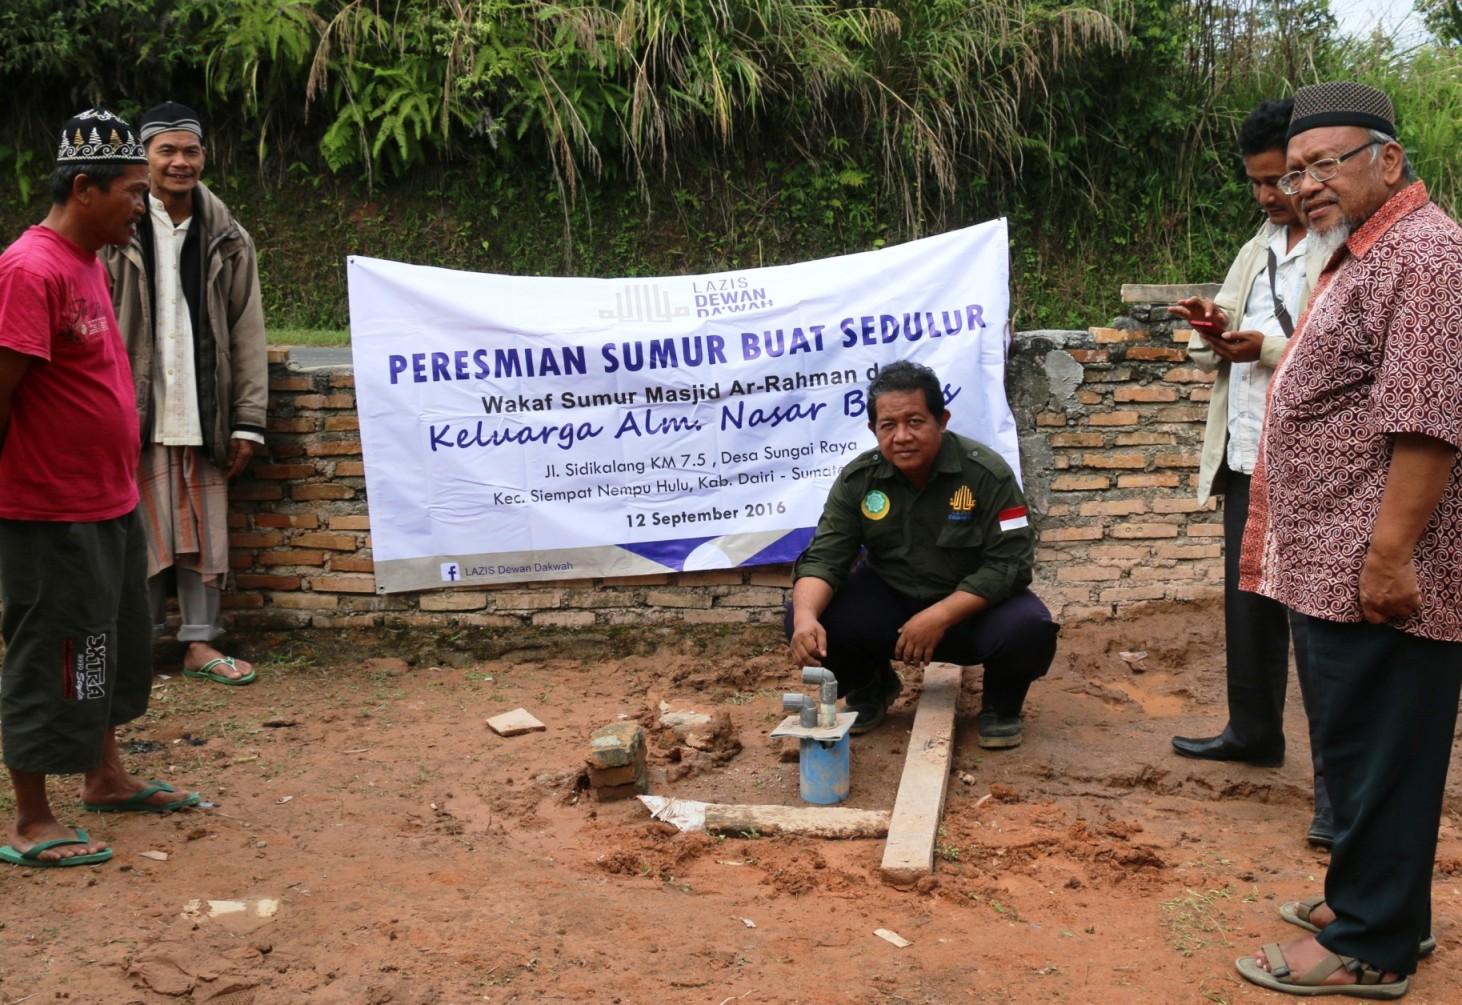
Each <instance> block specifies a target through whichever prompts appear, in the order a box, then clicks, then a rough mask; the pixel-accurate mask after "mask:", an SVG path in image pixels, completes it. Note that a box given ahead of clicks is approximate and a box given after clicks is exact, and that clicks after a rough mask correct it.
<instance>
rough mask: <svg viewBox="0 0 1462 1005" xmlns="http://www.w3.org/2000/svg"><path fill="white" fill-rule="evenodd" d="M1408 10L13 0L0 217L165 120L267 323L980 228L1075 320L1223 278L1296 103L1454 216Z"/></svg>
mask: <svg viewBox="0 0 1462 1005" xmlns="http://www.w3.org/2000/svg"><path fill="white" fill-rule="evenodd" d="M1418 6H1419V7H1420V8H1421V9H1422V11H1423V14H1424V16H1425V17H1426V20H1427V24H1428V25H1429V27H1430V28H1431V30H1432V31H1433V32H1434V34H1435V37H1436V39H1437V40H1438V41H1437V42H1435V43H1432V44H1428V45H1425V46H1421V47H1419V48H1416V49H1413V50H1408V51H1400V50H1398V48H1397V47H1396V46H1395V45H1394V44H1393V43H1392V42H1390V41H1389V40H1386V39H1382V38H1373V39H1359V40H1357V39H1348V38H1343V37H1340V36H1339V35H1338V34H1337V32H1336V28H1335V22H1334V19H1333V18H1332V17H1331V15H1330V13H1329V10H1328V7H1327V4H1326V0H1237V2H1235V3H1232V4H1224V5H1219V4H1214V3H1211V2H1209V0H981V2H970V0H814V2H808V0H576V2H569V0H449V2H441V0H72V2H70V3H67V4H64V5H58V4H54V3H52V2H51V0H10V2H9V3H7V4H6V5H4V8H3V9H0V38H3V39H4V40H5V41H4V42H3V43H0V84H3V86H4V87H5V88H6V90H7V93H12V94H25V95H27V96H28V98H27V100H26V101H24V102H21V103H19V104H18V105H17V106H16V107H15V108H14V109H12V114H11V115H10V116H8V117H7V118H6V120H5V122H4V123H3V124H0V207H3V208H0V223H3V224H4V229H5V233H6V234H7V235H9V234H14V233H16V232H18V230H19V229H20V227H22V226H23V225H24V224H25V223H27V222H31V221H33V220H34V219H36V218H37V217H38V215H39V213H40V212H41V211H42V209H43V206H42V200H43V198H44V185H43V184H42V183H41V182H42V179H43V176H44V174H45V172H46V170H47V168H48V167H49V163H50V159H51V153H52V149H53V143H54V140H53V139H52V138H51V136H52V132H53V130H54V129H55V128H56V125H57V124H58V123H59V122H61V121H62V120H64V118H65V117H66V116H68V115H69V114H71V113H72V112H74V111H76V110H77V109H78V108H80V107H84V106H85V105H87V104H92V103H104V104H108V105H110V106H111V107H113V108H115V109H116V110H118V111H120V112H122V113H123V114H126V115H131V116H136V115H137V114H139V113H140V111H141V110H143V109H145V108H146V107H148V106H149V105H151V104H153V103H154V102H156V101H159V100H163V99H165V98H172V99H176V100H180V101H185V102H187V103H189V104H192V105H194V106H195V107H198V108H199V109H200V111H202V112H203V113H204V117H205V119H206V121H207V123H208V127H209V131H210V137H209V141H208V146H209V156H210V161H211V163H210V166H209V173H208V178H209V180H210V183H211V184H213V185H214V187H215V188H216V189H218V190H219V191H220V192H221V194H222V195H223V196H224V198H225V199H226V200H228V202H229V203H230V205H231V206H232V207H233V208H234V210H235V211H236V213H237V215H238V216H239V218H240V219H242V220H243V221H244V222H245V225H246V226H248V227H249V229H250V231H251V232H252V233H253V234H254V237H255V240H256V242H257V243H258V245H259V248H260V253H261V269H262V273H263V279H264V284H265V298H266V311H267V316H268V318H269V319H270V322H271V323H272V324H275V325H277V326H280V327H281V328H288V329H311V330H313V329H324V330H334V331H339V330H340V329H342V328H343V327H344V326H345V325H346V321H347V309H346V297H345V281H344V269H343V268H342V265H343V262H344V259H345V257H346V256H347V255H351V254H365V255H371V256H376V257H384V258H396V259H402V260H406V261H414V262H421V263H426V264H433V265H441V266H446V267H454V268H466V269H473V270H480V271H493V272H501V273H508V274H543V275H562V274H578V275H647V274H673V273H685V272H705V271H716V270H725V269H735V268H743V267H749V266H756V265H763V264H775V263H782V262H788V261H797V260H803V259H808V258H817V257H823V256H828V255H836V254H842V253H846V252H850V251H858V250H864V249H867V248H874V247H879V246H882V245H884V244H886V243H892V242H899V241H904V240H908V239H910V238H913V237H918V236H922V235H925V234H929V233H935V232H939V231H943V230H947V229H951V228H954V227H959V226H964V225H968V224H970V223H974V222H978V221H980V220H985V219H989V218H991V217H994V216H1006V217H1008V219H1009V221H1010V228H1011V250H1012V265H1013V269H1012V272H1013V275H1012V282H1013V286H1014V296H1015V306H1016V311H1017V318H1016V320H1017V324H1019V325H1020V326H1021V327H1027V328H1030V327H1049V326H1084V325H1086V324H1090V323H1093V322H1099V321H1101V320H1103V319H1104V318H1105V317H1107V316H1109V315H1110V314H1112V313H1114V311H1115V310H1116V307H1117V304H1116V291H1117V288H1118V286H1119V285H1120V283H1122V282H1124V281H1139V280H1140V281H1152V282H1160V281H1180V280H1197V279H1215V278H1218V277H1219V276H1220V275H1222V272H1223V269H1224V268H1225V266H1226V265H1227V263H1228V261H1229V259H1230V257H1231V256H1232V253H1233V250H1234V249H1235V247H1236V246H1237V245H1238V243H1239V242H1240V241H1241V240H1242V239H1243V237H1245V236H1246V234H1247V233H1248V232H1249V230H1250V229H1251V227H1252V226H1253V225H1254V222H1255V220H1256V219H1257V215H1256V214H1255V213H1254V212H1253V210H1252V206H1251V205H1250V204H1249V197H1248V192H1247V189H1246V187H1245V186H1244V184H1243V183H1242V180H1241V178H1240V176H1239V174H1238V172H1237V170H1236V167H1237V158H1236V156H1235V154H1234V137H1235V133H1236V130H1237V125H1238V122H1239V121H1240V120H1241V119H1242V117H1243V116H1244V114H1246V113H1247V111H1248V110H1249V109H1250V108H1251V107H1252V106H1253V105H1254V104H1255V103H1256V102H1257V101H1258V100H1259V99H1260V98H1261V97H1267V96H1276V95H1283V94H1287V93H1291V92H1292V91H1293V89H1294V87H1296V86H1298V85H1300V84H1303V83H1306V82H1310V81H1314V80H1318V79H1329V78H1337V77H1353V78H1358V79H1363V80H1366V81H1368V82H1372V83H1375V84H1378V85H1380V86H1382V87H1385V88H1386V89H1387V90H1388V91H1389V93H1390V94H1391V95H1392V97H1393V99H1394V100H1395V101H1396V103H1397V107H1398V111H1399V113H1400V119H1401V139H1402V141H1403V142H1404V143H1405V144H1406V145H1407V147H1408V149H1409V150H1410V151H1411V153H1412V156H1413V160H1414V161H1415V162H1416V164H1417V167H1418V169H1419V170H1420V171H1421V173H1422V176H1423V177H1424V178H1425V179H1426V180H1427V181H1428V183H1429V185H1430V186H1431V188H1432V190H1433V193H1434V195H1435V196H1436V197H1437V198H1438V200H1439V201H1440V202H1442V204H1443V205H1444V206H1447V207H1448V208H1449V209H1455V208H1456V205H1457V201H1458V195H1459V192H1462V178H1459V172H1462V166H1459V164H1458V162H1457V158H1456V155H1455V151H1456V149H1457V141H1458V125H1457V123H1458V121H1459V120H1462V115H1459V114H1458V113H1459V111H1462V58H1459V50H1458V48H1457V46H1456V42H1457V41H1458V30H1457V19H1456V10H1457V6H1456V3H1455V0H1418ZM299 337H300V336H298V335H296V334H295V333H294V332H290V334H289V338H290V339H295V338H299ZM281 343H282V344H283V340H282V339H281ZM292 344H305V343H303V342H300V341H295V342H293V343H292Z"/></svg>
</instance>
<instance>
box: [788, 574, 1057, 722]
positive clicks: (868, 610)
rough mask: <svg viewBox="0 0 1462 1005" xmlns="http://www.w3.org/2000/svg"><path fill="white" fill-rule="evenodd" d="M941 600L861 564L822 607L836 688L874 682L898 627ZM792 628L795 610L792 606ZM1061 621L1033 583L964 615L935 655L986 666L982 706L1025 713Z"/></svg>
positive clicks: (887, 670) (883, 670) (885, 666)
mask: <svg viewBox="0 0 1462 1005" xmlns="http://www.w3.org/2000/svg"><path fill="white" fill-rule="evenodd" d="M935 602H936V601H933V600H917V599H915V598H913V597H909V596H906V595H904V594H902V593H899V592H897V591H895V590H894V589H893V588H892V587H891V586H889V585H888V584H887V583H885V582H884V581H883V580H882V579H881V578H879V576H878V575H877V574H876V573H875V572H873V570H872V569H870V568H868V566H866V565H860V566H859V567H858V568H856V569H854V570H853V573H852V575H850V576H849V577H848V581H847V582H846V583H845V584H843V587H842V589H840V590H838V592H837V593H835V594H834V595H833V599H832V603H830V604H828V607H827V610H826V611H824V612H823V614H822V618H821V621H822V627H823V628H824V630H826V631H827V659H825V660H824V661H823V664H824V665H825V666H826V667H827V668H828V669H829V670H831V671H832V672H833V676H835V677H837V679H838V693H839V694H840V695H846V694H847V693H848V692H849V691H854V690H857V689H859V688H863V687H867V686H869V685H872V684H876V683H878V682H879V680H880V679H882V678H883V677H884V676H886V675H889V674H891V673H892V672H893V670H892V668H891V667H890V666H889V663H890V661H891V660H892V659H893V651H894V645H895V644H896V643H897V642H898V634H899V628H900V627H901V626H902V625H903V624H904V622H906V621H908V620H909V619H910V618H912V617H913V616H914V615H915V614H918V613H919V612H920V611H922V610H923V609H924V608H926V607H929V606H931V605H932V604H934V603H935ZM786 627H787V635H788V637H789V638H790V637H791V634H792V611H791V608H790V607H789V608H788V609H787V619H786ZM1058 631H1060V628H1059V626H1057V625H1056V624H1055V623H1053V622H1052V621H1051V612H1050V611H1048V610H1046V605H1045V604H1043V603H1041V601H1040V599H1039V598H1038V597H1037V596H1036V595H1035V594H1034V593H1031V592H1030V591H1029V590H1022V591H1020V592H1019V593H1017V594H1015V595H1014V596H1013V597H1010V598H1009V599H1007V600H1005V601H1004V602H1002V603H999V604H996V605H995V606H994V607H990V608H987V609H985V610H983V611H981V612H980V613H979V614H976V615H975V616H974V617H972V618H967V619H966V620H964V621H961V622H960V623H959V624H957V625H955V626H954V627H953V628H951V629H950V630H949V631H947V632H945V633H944V638H943V639H941V640H940V642H939V645H938V646H936V647H935V649H934V659H935V660H938V661H940V662H944V663H958V664H960V665H961V666H973V665H976V664H982V665H983V666H984V667H985V686H984V699H983V706H984V708H985V709H989V710H992V711H995V712H998V713H999V714H1000V715H1002V716H1016V715H1019V714H1020V709H1021V706H1022V705H1024V704H1025V695H1026V692H1027V691H1028V690H1030V685H1031V681H1033V680H1035V679H1036V678H1038V677H1044V676H1045V674H1046V671H1047V670H1048V669H1050V667H1051V660H1052V659H1054V658H1055V656H1056V633H1057V632H1058Z"/></svg>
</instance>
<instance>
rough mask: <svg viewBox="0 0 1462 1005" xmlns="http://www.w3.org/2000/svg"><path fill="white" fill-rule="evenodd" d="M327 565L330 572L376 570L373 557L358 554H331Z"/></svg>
mask: <svg viewBox="0 0 1462 1005" xmlns="http://www.w3.org/2000/svg"><path fill="white" fill-rule="evenodd" d="M329 565H330V571H331V572H372V573H373V572H375V571H376V563H375V560H374V559H371V558H361V557H359V556H355V557H352V556H349V555H332V556H331V558H330V562H329Z"/></svg>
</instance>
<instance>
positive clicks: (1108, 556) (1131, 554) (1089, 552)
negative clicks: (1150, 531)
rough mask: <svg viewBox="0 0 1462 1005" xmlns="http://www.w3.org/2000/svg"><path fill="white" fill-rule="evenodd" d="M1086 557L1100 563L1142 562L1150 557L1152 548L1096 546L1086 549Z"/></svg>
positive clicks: (1121, 545)
mask: <svg viewBox="0 0 1462 1005" xmlns="http://www.w3.org/2000/svg"><path fill="white" fill-rule="evenodd" d="M1086 557H1087V558H1092V559H1096V560H1097V561H1099V562H1102V561H1108V560H1111V561H1116V562H1143V561H1147V560H1148V559H1150V558H1151V557H1152V547H1151V546H1150V545H1149V546H1141V545H1135V544H1096V545H1092V546H1091V547H1090V548H1088V549H1086Z"/></svg>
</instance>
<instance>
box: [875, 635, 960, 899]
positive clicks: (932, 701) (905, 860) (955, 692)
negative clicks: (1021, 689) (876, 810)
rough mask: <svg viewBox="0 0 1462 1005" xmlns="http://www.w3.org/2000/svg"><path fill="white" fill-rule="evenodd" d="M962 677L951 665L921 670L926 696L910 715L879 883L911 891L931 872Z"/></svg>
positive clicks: (923, 696)
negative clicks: (911, 724) (910, 726)
mask: <svg viewBox="0 0 1462 1005" xmlns="http://www.w3.org/2000/svg"><path fill="white" fill-rule="evenodd" d="M963 673H964V667H960V666H955V665H954V664H952V663H930V664H929V665H928V666H927V667H925V668H924V693H923V694H921V695H920V696H919V710H918V711H917V712H915V713H914V730H913V732H912V733H910V734H909V752H908V754H907V755H906V756H905V758H904V774H903V777H902V778H900V779H899V793H898V797H897V798H896V799H895V800H894V804H893V817H892V819H891V820H890V821H889V824H888V843H887V844H885V845H884V849H883V866H882V869H881V872H882V874H883V879H884V882H886V883H891V884H893V885H894V886H912V885H913V884H914V883H916V882H918V881H919V879H920V878H921V877H924V876H927V875H929V873H931V872H933V871H934V841H935V838H936V837H937V835H938V832H939V818H940V817H941V816H942V815H943V813H944V792H945V789H946V788H948V786H949V765H950V761H951V760H952V759H953V757H954V709H955V705H956V703H957V702H958V701H959V682H960V676H961V675H962V674H963Z"/></svg>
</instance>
